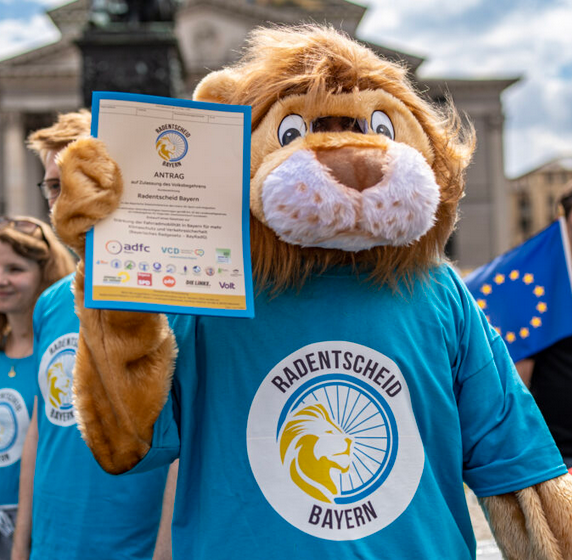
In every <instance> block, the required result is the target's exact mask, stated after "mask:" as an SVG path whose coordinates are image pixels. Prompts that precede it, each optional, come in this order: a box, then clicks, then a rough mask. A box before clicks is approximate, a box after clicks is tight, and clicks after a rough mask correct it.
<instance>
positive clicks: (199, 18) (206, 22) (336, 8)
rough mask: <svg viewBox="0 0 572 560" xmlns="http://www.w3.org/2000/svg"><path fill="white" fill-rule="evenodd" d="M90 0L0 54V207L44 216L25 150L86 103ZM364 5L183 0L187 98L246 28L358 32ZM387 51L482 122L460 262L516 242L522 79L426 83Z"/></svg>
mask: <svg viewBox="0 0 572 560" xmlns="http://www.w3.org/2000/svg"><path fill="white" fill-rule="evenodd" d="M89 7H90V2H89V0H75V1H71V2H69V3H67V4H65V5H62V6H60V7H56V8H53V9H51V10H49V11H48V12H47V14H48V16H49V17H50V18H51V20H52V21H53V22H54V24H55V25H56V26H57V28H58V29H59V31H60V32H61V38H60V40H59V41H57V42H56V43H54V44H51V45H47V46H45V47H41V48H38V49H35V50H33V51H30V52H27V53H24V54H21V55H18V56H15V57H12V58H9V59H6V60H4V61H0V211H2V212H3V213H4V214H10V215H16V214H31V215H35V216H39V217H45V215H46V212H47V207H46V205H45V203H44V201H43V200H42V199H41V198H40V195H39V193H38V192H37V188H36V183H37V182H38V181H39V180H40V178H41V175H42V170H41V166H40V164H39V162H38V161H36V158H35V157H34V156H33V155H31V154H30V153H29V152H28V151H27V150H26V148H25V145H24V141H25V138H26V136H27V134H28V133H29V132H30V131H31V130H34V129H36V128H39V127H41V126H46V125H48V124H50V123H51V122H52V121H53V120H54V118H55V116H56V115H57V113H60V112H66V111H70V110H75V109H77V108H78V107H80V106H81V104H82V96H81V70H82V69H81V64H82V63H81V53H80V50H79V48H78V46H77V43H76V42H77V40H78V39H79V38H80V37H81V35H82V32H83V30H84V28H85V25H86V22H87V18H88V13H89ZM365 12H366V8H365V7H362V6H359V5H357V4H353V3H352V2H349V1H346V0H208V1H207V0H181V7H180V9H179V11H178V13H177V16H176V20H175V34H176V37H177V39H178V42H179V49H180V52H181V56H182V60H183V66H184V71H185V82H184V89H185V90H186V91H185V92H184V96H189V95H190V93H191V92H192V90H193V88H194V86H195V85H196V83H197V82H198V81H199V80H200V79H201V78H202V77H203V76H204V75H205V74H206V73H207V72H208V71H211V70H216V69H219V68H221V67H222V66H224V65H226V64H229V63H231V62H233V61H234V60H235V59H236V58H237V57H238V55H239V52H240V50H241V47H242V45H243V43H244V39H245V37H246V35H247V33H248V32H249V31H250V30H251V29H252V28H253V27H255V26H257V25H261V24H265V23H268V22H276V23H299V22H302V21H306V22H307V21H317V22H324V21H327V22H329V23H331V24H332V25H334V26H335V27H336V28H341V29H343V30H345V31H346V32H348V33H349V34H350V35H352V36H356V30H357V29H358V26H359V23H360V21H361V19H362V18H363V16H364V14H365ZM368 45H369V46H370V47H371V48H373V49H374V50H375V51H376V52H378V53H379V54H381V55H383V56H386V57H388V58H390V59H393V60H398V61H401V62H403V63H404V64H406V65H407V66H408V68H409V70H410V73H411V76H412V78H413V79H414V80H417V81H418V85H419V89H420V91H426V92H427V95H428V96H429V97H431V98H432V99H433V100H434V101H437V102H439V101H442V100H443V99H445V96H446V95H447V94H449V95H450V96H451V97H452V99H453V101H454V103H455V104H456V106H457V107H458V109H459V110H460V112H462V113H466V114H467V115H468V116H469V118H470V119H471V120H472V121H473V123H474V124H475V127H476V130H477V135H478V148H477V153H476V155H475V160H474V163H473V165H472V166H471V168H470V169H469V172H468V184H467V196H466V197H465V198H464V200H463V202H462V205H461V211H462V214H461V215H462V218H461V222H460V224H459V227H458V229H457V231H456V233H455V234H454V236H453V237H452V239H451V242H450V244H449V252H450V256H451V257H452V258H453V259H454V260H456V261H457V263H458V265H459V266H460V267H461V268H471V267H474V266H477V265H480V264H483V263H484V262H486V261H488V260H490V259H491V258H493V257H494V256H496V255H497V254H499V253H500V252H502V251H504V250H506V249H507V248H508V247H509V245H510V238H509V225H508V221H507V219H506V212H507V207H508V202H507V188H506V179H505V176H504V172H503V147H502V137H503V111H502V106H501V100H500V94H501V92H502V91H503V90H504V89H505V88H507V87H508V86H510V85H511V84H512V83H514V82H515V80H509V79H506V80H503V79H499V80H450V79H445V78H444V79H440V80H436V79H433V80H429V81H419V79H418V78H417V74H416V73H417V70H418V68H419V66H420V65H421V64H422V63H423V60H424V59H423V58H421V57H418V56H413V55H410V54H407V53H402V52H397V51H394V50H390V49H387V48H385V47H383V46H380V45H374V44H371V43H368Z"/></svg>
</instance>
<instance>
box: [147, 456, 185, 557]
mask: <svg viewBox="0 0 572 560" xmlns="http://www.w3.org/2000/svg"><path fill="white" fill-rule="evenodd" d="M178 476H179V459H177V460H176V461H174V462H173V463H172V464H171V466H170V467H169V475H168V476H167V483H166V484H165V493H164V494H163V509H162V513H161V523H160V524H159V532H158V533H157V542H156V543H155V552H154V553H153V560H171V559H172V548H171V522H172V521H173V507H174V505H175V492H176V490H177V478H178Z"/></svg>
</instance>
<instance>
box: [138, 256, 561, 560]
mask: <svg viewBox="0 0 572 560" xmlns="http://www.w3.org/2000/svg"><path fill="white" fill-rule="evenodd" d="M255 303H256V318H255V319H253V320H237V319H231V318H214V317H198V318H196V319H193V318H189V317H183V316H178V317H172V318H171V324H172V326H173V329H174V331H175V334H176V336H177V339H178V345H179V358H178V361H177V368H176V372H175V378H174V381H173V388H172V391H171V396H170V399H169V400H168V402H167V405H166V406H165V408H164V409H163V411H162V413H161V415H160V416H159V418H158V420H157V422H156V424H155V429H154V438H153V446H152V449H151V450H150V451H149V453H148V454H147V456H146V457H145V458H144V459H143V460H142V461H141V462H140V463H139V465H137V466H136V467H135V469H134V471H133V472H140V471H142V470H144V469H146V468H149V467H152V466H154V465H157V464H161V463H165V462H169V461H171V460H173V458H174V457H176V456H179V457H180V464H179V479H178V487H177V500H176V503H175V513H174V519H173V531H172V534H173V557H174V558H175V559H187V558H192V559H193V560H206V559H209V560H213V559H216V560H227V559H229V558H248V559H249V560H268V559H270V558H272V559H273V560H282V559H284V560H287V559H288V560H289V559H291V558H298V559H306V558H308V559H315V558H320V559H321V560H329V559H331V560H334V559H335V560H349V559H352V560H353V559H355V558H364V559H366V558H367V559H369V558H371V559H374V558H384V559H395V560H407V559H415V560H418V559H419V558H423V559H439V560H442V559H443V558H451V559H453V558H454V559H455V560H464V559H470V558H474V557H475V539H474V535H473V531H472V527H471V521H470V517H469V513H468V510H467V505H466V500H465V495H464V489H463V481H466V482H467V484H468V485H469V486H471V487H472V488H473V490H474V491H475V492H476V494H477V495H479V496H488V495H494V494H500V493H504V492H510V491H513V490H518V489H521V488H524V487H527V486H529V485H531V484H535V483H538V482H541V481H544V480H547V479H550V478H553V477H555V476H558V475H560V474H563V473H565V472H566V470H565V467H564V465H563V464H562V461H561V458H560V454H559V453H558V450H557V449H556V447H555V445H554V443H553V441H552V438H551V437H550V434H549V432H548V430H547V428H546V426H545V424H544V422H543V420H542V417H541V416H540V414H539V413H538V410H537V408H536V406H535V405H534V402H533V400H532V398H531V396H530V394H529V393H528V391H527V390H526V388H525V387H524V385H523V384H522V383H521V382H520V379H519V378H518V376H517V374H516V372H515V370H514V367H513V364H512V362H511V361H510V358H509V356H508V353H507V351H506V347H505V346H504V344H503V342H502V340H501V339H500V337H499V336H498V335H497V333H496V332H495V331H494V330H492V329H491V328H489V326H488V324H487V321H486V319H485V317H484V316H483V314H482V312H481V311H480V310H479V309H478V307H477V306H476V305H475V303H474V300H473V299H472V298H471V296H470V295H469V294H468V292H467V290H466V289H465V287H464V285H463V283H462V281H461V280H460V279H459V278H458V277H457V276H456V275H455V274H454V272H453V271H452V270H451V269H450V268H449V267H447V266H443V267H440V268H438V269H436V270H435V271H434V272H433V273H432V275H431V278H430V280H429V281H428V282H427V283H425V284H423V283H418V284H416V285H415V288H414V290H413V292H412V293H411V294H410V295H409V294H403V295H398V294H394V293H391V291H390V290H388V289H377V288H374V287H372V286H370V285H369V284H368V283H367V282H366V281H364V280H363V279H362V280H360V279H358V278H356V276H355V275H343V274H326V275H323V276H320V277H315V278H312V279H311V280H310V281H309V282H308V283H307V284H306V285H305V286H304V287H303V289H302V290H300V291H299V292H287V293H283V294H281V295H279V296H278V297H268V296H267V295H264V294H263V295H261V296H259V297H258V298H257V301H256V302H255Z"/></svg>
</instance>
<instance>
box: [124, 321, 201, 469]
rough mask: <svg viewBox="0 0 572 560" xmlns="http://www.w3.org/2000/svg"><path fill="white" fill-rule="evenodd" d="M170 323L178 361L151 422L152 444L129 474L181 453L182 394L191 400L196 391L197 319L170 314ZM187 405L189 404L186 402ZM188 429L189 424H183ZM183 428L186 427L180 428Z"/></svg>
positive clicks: (173, 458) (190, 401) (158, 464)
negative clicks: (156, 415) (163, 397)
mask: <svg viewBox="0 0 572 560" xmlns="http://www.w3.org/2000/svg"><path fill="white" fill-rule="evenodd" d="M168 318H169V324H170V326H171V328H172V330H173V333H174V334H175V338H176V341H177V348H178V354H177V361H176V364H175V372H174V375H173V383H172V387H171V391H170V393H169V397H168V399H167V402H166V403H165V406H164V407H163V410H162V411H161V413H160V414H159V417H158V418H157V420H156V422H155V425H154V426H153V441H152V443H151V448H150V449H149V451H148V452H147V454H146V455H145V457H143V459H142V460H141V461H139V463H137V465H135V467H134V468H133V469H131V470H130V471H129V474H135V473H140V472H145V471H149V470H151V469H154V468H156V467H159V466H163V465H168V464H170V463H172V462H173V461H174V460H175V459H177V458H178V457H179V456H180V449H181V438H180V433H181V431H182V430H181V426H180V424H181V407H180V401H181V395H183V394H184V395H185V402H186V403H192V402H194V394H195V392H196V386H197V378H196V358H195V355H196V347H195V332H196V319H195V318H194V317H189V316H181V315H178V316H176V315H170V316H169V317H168ZM189 406H190V404H189ZM186 428H187V430H188V429H190V428H191V426H186ZM183 431H185V430H183Z"/></svg>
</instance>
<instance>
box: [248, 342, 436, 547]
mask: <svg viewBox="0 0 572 560" xmlns="http://www.w3.org/2000/svg"><path fill="white" fill-rule="evenodd" d="M247 447H248V458H249V461H250V466H251V468H252V472H253V473H254V477H255V478H256V481H257V483H258V485H259V487H260V489H261V491H262V493H263V494H264V496H265V498H266V499H267V500H268V502H269V503H270V505H271V506H272V507H273V508H274V509H275V510H276V511H277V512H278V513H279V514H280V515H281V516H282V517H283V518H284V519H285V520H286V521H288V522H289V523H291V524H292V525H294V526H295V527H297V528H298V529H300V530H301V531H304V532H306V533H309V534H310V535H313V536H315V537H319V538H323V539H328V540H335V541H342V540H355V539H361V538H363V537H366V536H368V535H371V534H372V533H375V532H376V531H379V530H380V529H383V528H384V527H386V526H387V525H389V524H390V523H392V522H393V521H395V519H397V518H398V517H399V516H400V515H401V514H402V513H403V512H404V511H405V509H406V508H407V506H408V505H409V503H410V502H411V500H412V498H413V496H414V495H415V492H416V491H417V487H418V485H419V481H420V479H421V474H422V472H423V465H424V460H425V453H424V450H423V444H422V442H421V437H420V435H419V430H418V428H417V423H416V421H415V417H414V415H413V410H412V407H411V399H410V396H409V389H408V387H407V384H406V382H405V379H404V377H403V375H402V374H401V371H400V370H399V368H398V367H397V364H396V363H395V362H393V361H392V360H390V359H389V358H388V357H387V356H384V355H383V354H381V353H379V352H376V351H375V350H372V349H371V348H368V347H366V346H361V345H359V344H354V343H352V342H343V341H340V342H320V343H316V344H310V345H309V346H305V347H304V348H301V349H300V350H298V351H296V352H294V353H293V354H291V355H290V356H288V357H287V358H285V359H284V360H282V361H281V362H280V363H279V364H277V365H276V366H275V367H274V368H273V369H272V371H270V373H269V374H268V375H267V376H266V378H265V379H264V381H263V382H262V384H261V385H260V387H259V389H258V391H257V393H256V396H255V397H254V401H253V402H252V406H251V408H250V414H249V416H248V426H247Z"/></svg>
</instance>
